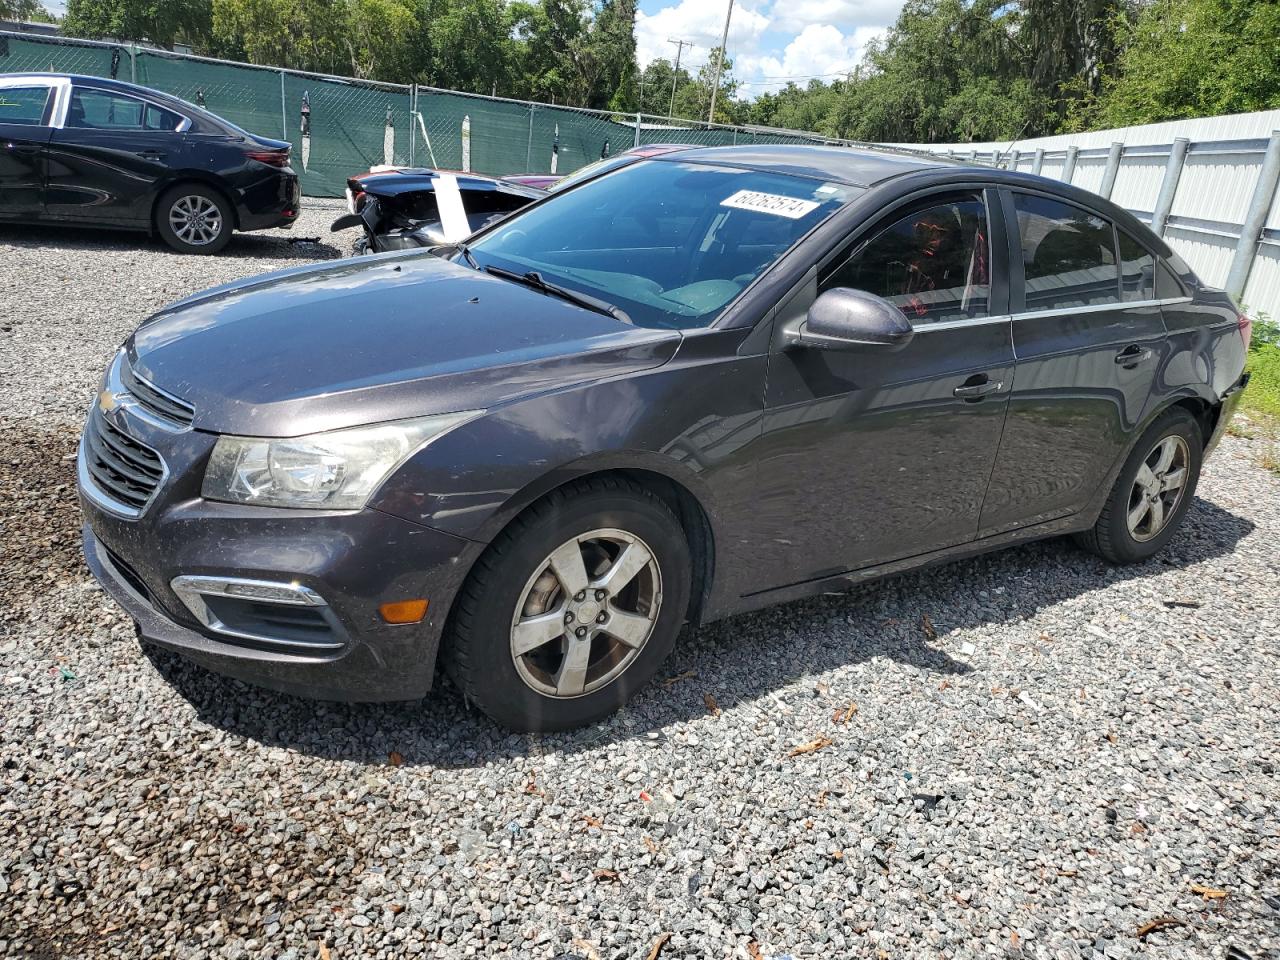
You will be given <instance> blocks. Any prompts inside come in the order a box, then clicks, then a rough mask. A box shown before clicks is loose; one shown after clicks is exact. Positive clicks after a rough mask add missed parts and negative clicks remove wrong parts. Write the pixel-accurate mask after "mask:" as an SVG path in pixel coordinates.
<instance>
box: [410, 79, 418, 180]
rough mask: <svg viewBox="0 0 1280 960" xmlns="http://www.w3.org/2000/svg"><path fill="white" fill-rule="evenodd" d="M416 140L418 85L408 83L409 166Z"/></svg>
mask: <svg viewBox="0 0 1280 960" xmlns="http://www.w3.org/2000/svg"><path fill="white" fill-rule="evenodd" d="M417 140H418V85H417V84H416V83H411V84H410V85H409V166H411V167H412V166H413V155H414V144H415V143H416V142H417Z"/></svg>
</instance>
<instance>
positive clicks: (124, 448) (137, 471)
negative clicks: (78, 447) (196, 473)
mask: <svg viewBox="0 0 1280 960" xmlns="http://www.w3.org/2000/svg"><path fill="white" fill-rule="evenodd" d="M84 465H85V468H86V469H87V470H88V471H89V476H90V477H91V478H92V480H93V483H94V485H95V486H97V488H98V489H99V490H100V491H102V493H103V494H105V495H106V496H108V497H110V498H111V499H112V500H114V501H115V502H116V503H119V504H120V505H122V506H124V507H127V508H128V509H129V510H131V511H134V512H136V513H141V512H142V511H143V509H145V508H146V506H147V503H148V502H150V500H151V497H152V495H153V494H154V493H155V492H156V488H157V487H158V486H159V485H160V481H161V480H163V479H164V473H165V469H164V461H163V460H161V459H160V454H158V453H156V452H155V451H154V450H152V449H151V448H150V447H148V446H147V445H146V444H144V443H139V442H138V441H137V440H135V439H133V437H130V436H129V435H128V434H126V433H124V432H122V431H121V430H118V429H117V428H116V427H114V426H112V425H111V423H110V422H109V421H108V420H107V419H106V418H105V417H104V416H103V415H102V413H101V411H100V410H98V409H97V408H96V407H95V408H94V410H93V412H92V413H91V414H90V415H89V422H88V424H86V425H85V430H84Z"/></svg>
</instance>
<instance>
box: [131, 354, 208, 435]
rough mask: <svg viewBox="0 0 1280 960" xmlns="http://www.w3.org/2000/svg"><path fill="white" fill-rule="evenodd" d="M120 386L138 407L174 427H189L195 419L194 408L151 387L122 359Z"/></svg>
mask: <svg viewBox="0 0 1280 960" xmlns="http://www.w3.org/2000/svg"><path fill="white" fill-rule="evenodd" d="M120 385H121V386H122V387H124V389H125V390H127V391H128V392H129V393H131V394H132V395H133V398H134V399H135V400H137V401H138V406H140V407H142V408H143V409H145V410H146V411H147V412H148V413H150V414H151V415H152V416H155V417H159V418H160V419H161V420H165V421H167V422H169V423H171V424H173V425H174V426H175V427H189V426H191V422H192V421H193V420H194V419H195V416H196V409H195V407H193V406H191V404H189V403H186V402H185V401H183V400H179V399H178V398H177V397H175V396H172V395H171V394H168V393H165V392H164V391H163V390H161V389H159V388H158V387H155V386H152V385H151V384H150V383H148V382H147V381H146V380H144V379H142V377H140V376H138V375H137V374H136V373H134V372H133V367H132V366H130V365H129V362H128V361H127V360H125V359H124V358H123V357H122V358H121V363H120Z"/></svg>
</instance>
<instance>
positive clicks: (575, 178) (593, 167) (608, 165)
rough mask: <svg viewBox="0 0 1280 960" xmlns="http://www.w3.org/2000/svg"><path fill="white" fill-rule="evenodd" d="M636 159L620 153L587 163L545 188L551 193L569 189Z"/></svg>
mask: <svg viewBox="0 0 1280 960" xmlns="http://www.w3.org/2000/svg"><path fill="white" fill-rule="evenodd" d="M635 162H636V158H635V157H633V156H630V155H628V154H625V153H620V154H618V155H617V156H615V157H605V158H604V159H602V160H596V161H594V162H592V163H588V164H587V165H586V166H585V167H579V168H578V169H577V170H575V171H573V173H570V174H568V175H567V176H564V177H561V178H560V179H559V180H557V181H556V182H555V183H553V184H552V185H551V186H549V187H547V189H548V190H550V191H551V192H552V193H554V192H555V191H557V190H563V189H564V188H565V187H571V186H573V185H574V184H575V183H581V182H582V181H583V180H588V179H590V178H591V177H598V176H600V174H602V173H608V172H609V171H610V170H612V169H614V168H615V167H625V166H626V165H627V164H628V163H635Z"/></svg>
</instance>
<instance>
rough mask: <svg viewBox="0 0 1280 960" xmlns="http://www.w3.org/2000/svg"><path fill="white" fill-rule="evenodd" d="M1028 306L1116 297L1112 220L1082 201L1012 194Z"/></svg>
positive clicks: (1052, 306)
mask: <svg viewBox="0 0 1280 960" xmlns="http://www.w3.org/2000/svg"><path fill="white" fill-rule="evenodd" d="M1014 206H1015V207H1016V208H1017V211H1018V232H1019V235H1020V237H1021V243H1022V269H1023V276H1024V277H1025V279H1026V309H1027V310H1061V309H1064V308H1069V307H1081V306H1086V305H1089V304H1101V303H1115V302H1117V300H1118V299H1119V290H1120V284H1119V280H1120V274H1119V268H1118V267H1117V264H1116V252H1115V238H1114V234H1113V232H1112V227H1111V224H1110V223H1108V222H1107V221H1106V220H1103V219H1102V218H1101V217H1096V216H1094V215H1093V214H1091V213H1089V212H1088V211H1086V210H1085V209H1083V208H1082V207H1076V206H1072V205H1071V204H1068V203H1062V202H1060V201H1057V200H1050V199H1048V198H1047V197H1038V196H1032V195H1030V194H1023V193H1019V194H1015V195H1014Z"/></svg>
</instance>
